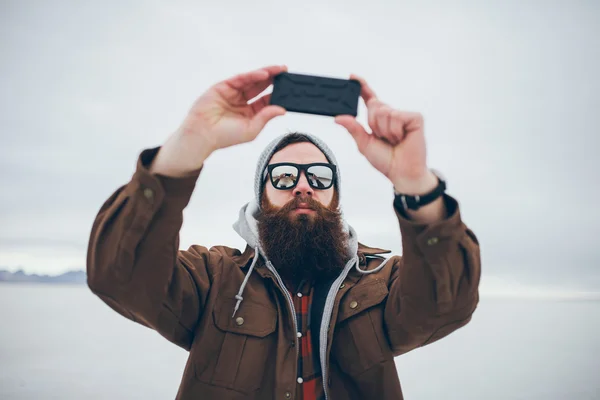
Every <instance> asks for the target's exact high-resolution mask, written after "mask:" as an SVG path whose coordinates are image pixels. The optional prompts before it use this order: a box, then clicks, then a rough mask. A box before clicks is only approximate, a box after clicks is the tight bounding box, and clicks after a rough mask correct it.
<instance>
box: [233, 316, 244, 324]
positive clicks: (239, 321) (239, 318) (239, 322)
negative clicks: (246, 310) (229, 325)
mask: <svg viewBox="0 0 600 400" xmlns="http://www.w3.org/2000/svg"><path fill="white" fill-rule="evenodd" d="M235 323H236V324H238V325H244V318H242V317H237V318H236V319H235Z"/></svg>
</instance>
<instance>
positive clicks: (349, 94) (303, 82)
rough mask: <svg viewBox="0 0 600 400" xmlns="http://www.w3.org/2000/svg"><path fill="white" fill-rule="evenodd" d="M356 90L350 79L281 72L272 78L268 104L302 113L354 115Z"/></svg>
mask: <svg viewBox="0 0 600 400" xmlns="http://www.w3.org/2000/svg"><path fill="white" fill-rule="evenodd" d="M360 90H361V86H360V82H359V81H357V80H354V79H338V78H328V77H324V76H315V75H302V74H293V73H289V72H283V73H281V74H278V75H276V76H275V77H274V78H273V93H271V101H270V104H272V105H277V106H281V107H283V108H285V109H286V110H287V111H292V112H299V113H305V114H315V115H325V116H332V117H335V116H337V115H353V116H355V117H356V115H357V113H358V99H359V97H360Z"/></svg>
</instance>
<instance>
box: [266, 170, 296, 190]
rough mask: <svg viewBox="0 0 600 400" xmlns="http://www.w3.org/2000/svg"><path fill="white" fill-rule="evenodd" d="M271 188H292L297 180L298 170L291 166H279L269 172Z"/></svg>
mask: <svg viewBox="0 0 600 400" xmlns="http://www.w3.org/2000/svg"><path fill="white" fill-rule="evenodd" d="M271 179H272V181H273V186H275V187H276V188H278V189H285V188H288V187H291V186H293V185H294V184H295V183H296V180H297V179H298V168H296V167H294V166H292V165H280V166H277V167H275V168H273V171H271Z"/></svg>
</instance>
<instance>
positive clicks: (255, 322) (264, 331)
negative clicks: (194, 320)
mask: <svg viewBox="0 0 600 400" xmlns="http://www.w3.org/2000/svg"><path fill="white" fill-rule="evenodd" d="M236 302H237V300H235V299H223V300H222V301H220V304H218V305H217V307H215V309H214V311H213V317H214V321H215V325H216V326H217V328H219V329H220V330H222V331H226V332H233V333H238V334H241V335H250V336H256V337H265V336H267V335H269V334H271V333H273V332H275V327H276V325H277V311H276V310H275V309H274V308H271V307H267V306H264V305H262V304H258V303H253V302H252V301H250V300H246V299H244V301H242V304H241V305H240V308H239V309H238V310H237V312H236V313H235V316H234V317H233V318H231V315H232V314H233V309H234V308H235V303H236Z"/></svg>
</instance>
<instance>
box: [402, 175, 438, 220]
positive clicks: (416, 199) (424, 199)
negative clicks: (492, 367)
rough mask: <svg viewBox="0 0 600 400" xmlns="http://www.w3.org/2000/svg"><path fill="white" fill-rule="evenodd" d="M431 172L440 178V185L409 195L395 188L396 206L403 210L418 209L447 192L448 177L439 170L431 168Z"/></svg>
mask: <svg viewBox="0 0 600 400" xmlns="http://www.w3.org/2000/svg"><path fill="white" fill-rule="evenodd" d="M431 172H433V174H434V175H435V176H436V177H437V178H438V185H437V186H436V187H435V188H434V189H433V190H432V191H430V192H429V193H426V194H423V195H408V194H403V193H398V192H397V191H396V189H394V206H395V207H397V208H401V209H403V210H418V209H419V208H421V207H423V206H424V205H427V204H429V203H431V202H433V201H434V200H435V199H437V198H438V197H440V196H441V195H443V194H444V193H445V192H446V179H445V178H444V176H443V175H442V174H441V173H440V172H439V171H437V170H434V169H431Z"/></svg>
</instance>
